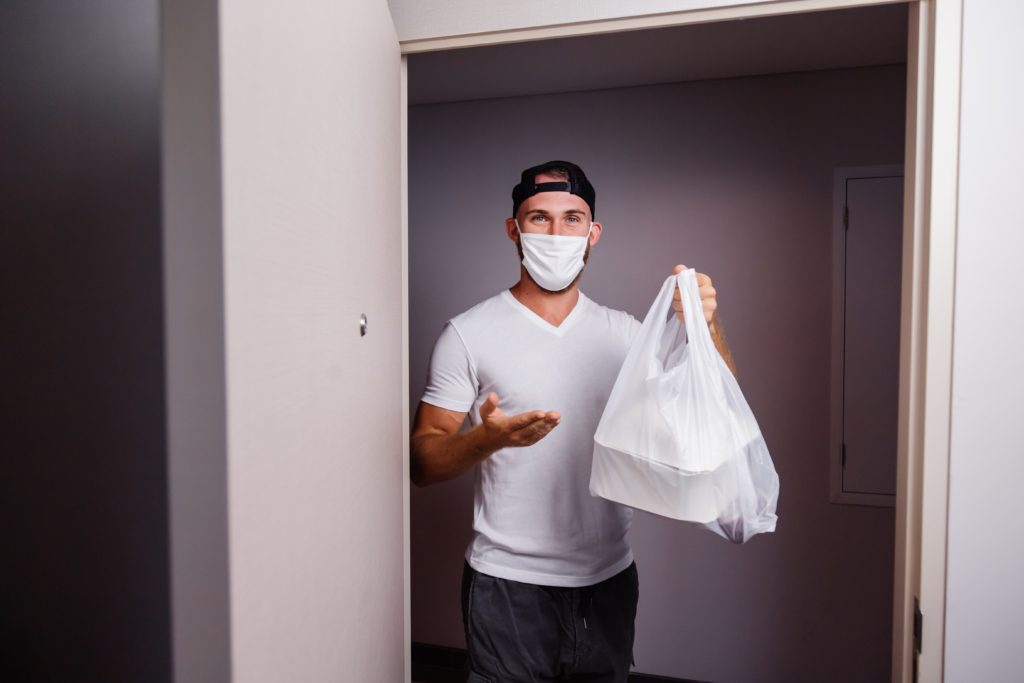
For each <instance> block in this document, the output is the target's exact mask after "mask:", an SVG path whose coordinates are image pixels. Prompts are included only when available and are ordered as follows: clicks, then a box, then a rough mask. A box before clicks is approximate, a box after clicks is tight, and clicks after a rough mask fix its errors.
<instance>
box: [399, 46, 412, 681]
mask: <svg viewBox="0 0 1024 683" xmlns="http://www.w3.org/2000/svg"><path fill="white" fill-rule="evenodd" d="M401 88H402V94H401V107H402V161H401V164H402V167H401V176H402V179H401V182H402V191H401V193H402V480H403V487H402V554H403V556H404V565H405V566H404V568H403V590H404V591H405V596H404V604H405V607H404V620H405V681H406V683H410V682H411V681H412V550H411V547H410V531H409V528H410V524H409V515H410V514H411V507H410V503H409V480H410V479H409V428H410V425H409V60H408V58H407V57H406V56H405V55H402V77H401Z"/></svg>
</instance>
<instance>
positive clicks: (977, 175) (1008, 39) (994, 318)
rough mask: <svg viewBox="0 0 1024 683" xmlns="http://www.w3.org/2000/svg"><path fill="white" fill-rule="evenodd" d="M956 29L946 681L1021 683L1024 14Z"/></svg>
mask: <svg viewBox="0 0 1024 683" xmlns="http://www.w3.org/2000/svg"><path fill="white" fill-rule="evenodd" d="M963 21H964V23H963V75H962V78H963V80H962V84H961V87H962V90H961V103H962V104H961V119H960V187H959V217H958V225H957V251H956V322H955V327H954V342H953V348H954V356H953V401H952V426H951V435H950V436H951V443H950V472H949V547H948V557H949V564H948V566H947V582H948V583H947V586H946V600H947V601H946V610H947V611H946V653H945V654H946V662H945V664H946V680H947V681H949V682H950V683H966V682H968V681H972V682H973V681H986V682H988V681H991V682H996V681H1019V680H1020V679H1021V676H1022V673H1021V672H1022V671H1024V649H1022V648H1021V647H1020V645H1021V642H1024V591H1022V590H1021V577H1022V576H1024V532H1022V531H1021V527H1020V523H1019V521H1018V520H1019V519H1020V500H1021V482H1024V457H1022V456H1024V446H1022V443H1021V437H1020V421H1021V412H1022V410H1024V357H1022V356H1021V352H1020V349H1021V338H1022V337H1024V296H1022V294H1024V286H1022V284H1021V281H1020V258H1021V254H1024V218H1022V214H1021V210H1020V197H1021V187H1022V186H1024V171H1022V167H1021V159H1022V158H1024V135H1022V133H1021V125H1020V124H1021V121H1022V120H1024V95H1022V89H1021V87H1020V84H1021V82H1022V81H1024V43H1022V42H1021V40H1020V36H1019V34H1018V32H1017V31H1016V30H1015V27H1019V26H1020V25H1021V23H1022V22H1024V6H1022V5H1021V4H1020V3H1017V2H1012V1H1010V0H1001V1H998V2H992V1H989V2H981V1H980V0H967V2H965V3H964V15H963ZM929 616H930V615H927V614H926V615H925V620H926V623H927V620H928V619H929Z"/></svg>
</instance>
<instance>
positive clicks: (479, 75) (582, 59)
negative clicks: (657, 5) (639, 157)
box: [409, 3, 907, 105]
mask: <svg viewBox="0 0 1024 683" xmlns="http://www.w3.org/2000/svg"><path fill="white" fill-rule="evenodd" d="M906 61H907V5H905V4H902V3H900V4H889V5H875V6H870V7H859V8H854V9H843V10H830V11H823V12H812V13H805V14H790V15H783V16H774V17H762V18H758V19H741V20H735V21H725V22H717V23H710V24H691V25H686V26H675V27H672V28H659V29H649V30H644V31H630V32H625V33H608V34H602V35H593V36H582V37H575V38H559V39H557V40H542V41H536V42H527V43H512V44H507V45H493V46H487V47H475V48H463V49H457V50H445V51H440V52H426V53H419V54H412V55H409V104H410V105H417V104H432V103H438V102H458V101H463V100H480V99H490V98H495V97H518V96H523V95H542V94H547V93H556V92H573V91H579V90H600V89H604V88H622V87H629V86H637V85H653V84H656V83H677V82H681V81H697V80H706V79H712V78H734V77H737V76H756V75H764V74H778V73H792V72H796V71H817V70H821V69H844V68H854V67H863V66H878V65H881V64H901V63H905V62H906Z"/></svg>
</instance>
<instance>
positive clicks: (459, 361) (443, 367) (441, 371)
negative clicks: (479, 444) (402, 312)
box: [420, 323, 479, 413]
mask: <svg viewBox="0 0 1024 683" xmlns="http://www.w3.org/2000/svg"><path fill="white" fill-rule="evenodd" d="M478 386H479V382H478V381H477V377H476V368H475V366H474V365H473V358H472V356H470V354H469V350H468V349H466V345H465V344H464V343H463V341H462V337H461V336H459V333H458V330H456V329H455V327H454V326H453V325H452V324H451V323H448V324H447V325H445V327H444V330H443V331H442V332H441V336H440V337H438V338H437V342H436V343H435V344H434V351H433V353H431V355H430V367H429V368H428V369H427V388H426V389H425V390H424V391H423V398H421V399H420V400H421V401H423V402H424V403H429V404H430V405H432V406H437V407H438V408H444V409H446V410H454V411H457V412H460V413H468V412H469V409H470V408H472V407H473V402H474V401H476V398H477V392H478Z"/></svg>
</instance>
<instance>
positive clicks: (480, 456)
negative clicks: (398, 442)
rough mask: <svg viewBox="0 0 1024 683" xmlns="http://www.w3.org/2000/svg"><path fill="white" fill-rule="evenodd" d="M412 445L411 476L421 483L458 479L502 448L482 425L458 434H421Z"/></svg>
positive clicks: (427, 483) (417, 483)
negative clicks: (490, 438) (485, 433)
mask: <svg viewBox="0 0 1024 683" xmlns="http://www.w3.org/2000/svg"><path fill="white" fill-rule="evenodd" d="M409 445H410V453H409V466H410V475H411V478H412V482H413V483H414V484H416V485H417V486H429V485H430V484H437V483H439V482H442V481H447V480H449V479H454V478H455V477H457V476H459V475H460V474H462V473H463V472H467V471H469V470H471V469H473V468H474V467H475V466H476V465H477V464H478V463H480V462H482V461H483V460H486V459H487V458H488V457H489V456H490V455H491V454H492V453H494V452H495V451H497V450H498V448H497V447H496V446H495V444H493V443H489V442H488V440H487V439H485V438H484V434H483V428H482V427H481V426H480V425H477V426H476V427H473V428H472V429H470V430H467V431H465V432H458V433H456V434H444V433H434V434H430V433H428V434H417V435H414V436H413V437H412V439H411V440H410V444H409Z"/></svg>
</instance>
